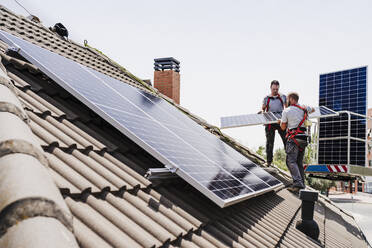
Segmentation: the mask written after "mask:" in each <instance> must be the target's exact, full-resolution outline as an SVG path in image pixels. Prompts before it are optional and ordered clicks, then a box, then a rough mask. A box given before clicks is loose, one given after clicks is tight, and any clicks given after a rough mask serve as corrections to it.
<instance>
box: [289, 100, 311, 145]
mask: <svg viewBox="0 0 372 248" xmlns="http://www.w3.org/2000/svg"><path fill="white" fill-rule="evenodd" d="M292 106H294V107H297V108H299V109H301V110H303V111H304V118H302V121H301V122H300V124H298V126H297V128H292V129H289V130H288V132H287V135H286V136H285V137H286V138H287V140H289V139H291V140H293V142H294V143H295V144H296V145H297V146H298V148H299V150H300V151H302V150H303V149H302V148H301V147H300V144H299V143H298V141H297V140H296V135H298V134H304V133H305V132H306V128H301V126H302V124H303V123H304V122H305V120H306V118H307V110H306V109H305V108H303V107H301V106H298V105H296V104H294V105H292Z"/></svg>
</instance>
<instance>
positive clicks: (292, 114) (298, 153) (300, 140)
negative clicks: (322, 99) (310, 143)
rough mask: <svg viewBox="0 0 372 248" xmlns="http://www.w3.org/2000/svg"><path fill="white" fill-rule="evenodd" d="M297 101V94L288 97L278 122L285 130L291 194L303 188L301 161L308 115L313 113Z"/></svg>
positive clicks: (304, 146) (312, 110)
mask: <svg viewBox="0 0 372 248" xmlns="http://www.w3.org/2000/svg"><path fill="white" fill-rule="evenodd" d="M298 99H299V96H298V94H297V93H290V94H289V95H288V108H286V109H285V110H284V111H283V113H282V119H281V120H279V122H280V127H281V129H282V130H287V137H286V138H287V143H286V149H285V151H286V154H287V158H286V162H287V167H288V169H289V171H290V173H291V175H292V179H293V184H292V186H291V187H290V188H289V190H291V191H293V192H298V191H299V190H300V189H304V188H305V175H304V167H303V159H304V154H305V148H306V146H307V140H308V137H307V132H306V131H307V126H309V121H308V115H309V114H310V113H312V112H314V111H315V110H314V108H311V107H308V106H304V105H299V104H298Z"/></svg>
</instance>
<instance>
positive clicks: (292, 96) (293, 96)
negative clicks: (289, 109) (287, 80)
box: [288, 92, 300, 102]
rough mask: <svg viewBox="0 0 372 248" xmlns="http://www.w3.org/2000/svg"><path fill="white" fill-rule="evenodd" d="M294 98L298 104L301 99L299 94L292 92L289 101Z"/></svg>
mask: <svg viewBox="0 0 372 248" xmlns="http://www.w3.org/2000/svg"><path fill="white" fill-rule="evenodd" d="M290 98H292V99H293V100H295V101H296V102H298V99H300V97H299V95H298V93H296V92H291V93H289V94H288V100H289V99H290Z"/></svg>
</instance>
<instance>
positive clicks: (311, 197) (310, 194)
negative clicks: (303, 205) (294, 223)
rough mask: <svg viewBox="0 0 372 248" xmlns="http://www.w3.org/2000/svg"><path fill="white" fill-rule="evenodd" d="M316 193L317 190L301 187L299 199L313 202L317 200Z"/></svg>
mask: <svg viewBox="0 0 372 248" xmlns="http://www.w3.org/2000/svg"><path fill="white" fill-rule="evenodd" d="M318 194H319V193H318V192H317V191H311V190H305V189H302V190H300V199H301V200H303V201H311V202H315V201H317V200H318Z"/></svg>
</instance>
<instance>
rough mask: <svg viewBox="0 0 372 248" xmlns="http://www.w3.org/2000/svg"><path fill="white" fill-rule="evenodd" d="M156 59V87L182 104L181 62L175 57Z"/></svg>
mask: <svg viewBox="0 0 372 248" xmlns="http://www.w3.org/2000/svg"><path fill="white" fill-rule="evenodd" d="M154 61H155V63H154V69H155V71H154V87H155V88H157V89H158V90H159V91H160V92H161V93H163V94H164V95H166V96H168V97H169V98H172V99H173V100H174V101H175V102H176V103H178V104H180V62H179V61H178V60H176V59H175V58H173V57H169V58H158V59H154Z"/></svg>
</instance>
